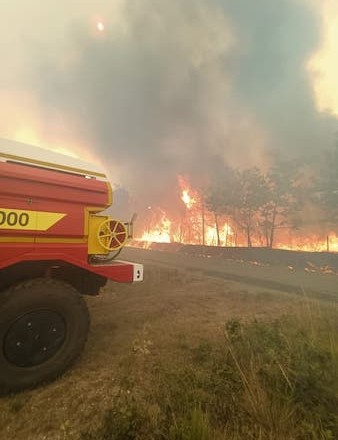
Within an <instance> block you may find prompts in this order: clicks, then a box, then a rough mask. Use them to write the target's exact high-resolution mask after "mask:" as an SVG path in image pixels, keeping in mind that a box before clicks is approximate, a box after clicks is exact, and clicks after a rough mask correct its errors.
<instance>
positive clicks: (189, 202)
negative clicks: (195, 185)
mask: <svg viewBox="0 0 338 440" xmlns="http://www.w3.org/2000/svg"><path fill="white" fill-rule="evenodd" d="M181 199H182V200H183V202H184V204H185V206H186V207H187V208H188V209H190V208H192V207H193V206H194V204H195V203H196V200H195V199H194V198H192V197H190V196H189V193H188V190H186V189H185V190H183V191H182V197H181Z"/></svg>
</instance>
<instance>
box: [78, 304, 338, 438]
mask: <svg viewBox="0 0 338 440" xmlns="http://www.w3.org/2000/svg"><path fill="white" fill-rule="evenodd" d="M314 304H316V303H314V302H311V301H309V300H305V301H304V307H303V308H300V309H299V310H298V311H297V312H296V313H295V314H294V315H292V316H285V317H280V318H278V319H276V320H273V321H266V320H254V321H252V322H242V321H240V320H230V321H227V322H226V323H225V326H224V329H223V331H222V332H220V337H219V338H218V339H217V338H215V339H213V340H210V339H209V340H201V341H199V343H198V344H197V345H195V346H189V344H186V343H184V344H182V343H181V342H182V341H181V342H180V343H179V344H178V345H179V346H180V351H179V352H178V353H176V355H175V356H174V357H170V353H169V352H168V353H167V355H168V356H167V357H166V354H165V353H161V356H156V350H155V348H156V344H155V346H154V345H153V343H151V340H150V339H151V337H150V336H149V334H148V333H149V331H147V332H148V333H147V335H144V337H142V338H140V340H138V341H136V342H135V344H134V345H133V348H132V350H131V352H130V354H129V355H128V356H127V357H126V358H125V359H124V361H123V362H122V363H121V366H120V367H121V377H120V381H119V383H120V387H119V389H118V392H117V394H116V396H115V397H114V399H113V401H112V404H111V407H110V408H109V409H108V410H107V411H106V413H105V414H104V416H103V418H102V421H101V423H100V426H98V427H96V428H95V429H91V430H87V431H84V432H82V434H81V438H82V440H94V439H95V440H137V439H139V440H143V439H144V440H145V439H147V440H164V439H169V440H220V439H226V440H235V439H246V440H250V439H257V440H258V439H259V440H293V439H294V440H320V439H322V440H334V439H337V438H338V411H337V408H338V341H337V334H338V332H337V331H338V323H337V320H336V314H335V313H334V311H332V310H331V309H330V308H328V307H327V306H325V307H323V306H314ZM142 341H143V343H142Z"/></svg>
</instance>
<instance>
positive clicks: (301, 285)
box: [119, 247, 338, 301]
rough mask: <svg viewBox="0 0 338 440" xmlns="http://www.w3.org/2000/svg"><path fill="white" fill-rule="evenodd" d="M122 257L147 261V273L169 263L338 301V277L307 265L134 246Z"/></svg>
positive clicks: (178, 267)
mask: <svg viewBox="0 0 338 440" xmlns="http://www.w3.org/2000/svg"><path fill="white" fill-rule="evenodd" d="M119 258H120V259H121V260H130V261H134V262H139V263H143V264H144V265H145V276H147V275H146V267H147V265H148V264H150V265H159V266H167V267H168V266H169V267H175V268H177V269H184V270H193V271H198V272H200V273H203V274H205V275H208V276H215V277H221V278H224V279H228V280H232V281H239V282H242V283H243V282H244V283H248V284H251V285H255V286H262V287H267V288H271V289H277V290H281V291H284V292H290V293H295V294H302V295H311V296H312V295H314V294H315V295H316V296H317V295H318V294H319V295H320V296H321V297H325V298H328V299H333V300H335V301H338V276H337V275H334V274H323V273H308V272H306V271H305V268H304V269H303V268H298V269H296V270H293V271H291V270H290V269H289V268H288V267H287V266H285V267H284V266H280V267H278V266H269V265H258V264H253V263H250V262H238V261H233V260H226V259H224V258H221V257H203V256H199V257H198V256H191V255H184V254H179V253H169V252H162V251H154V250H146V249H137V248H131V247H126V248H124V249H123V251H122V252H121V254H120V256H119Z"/></svg>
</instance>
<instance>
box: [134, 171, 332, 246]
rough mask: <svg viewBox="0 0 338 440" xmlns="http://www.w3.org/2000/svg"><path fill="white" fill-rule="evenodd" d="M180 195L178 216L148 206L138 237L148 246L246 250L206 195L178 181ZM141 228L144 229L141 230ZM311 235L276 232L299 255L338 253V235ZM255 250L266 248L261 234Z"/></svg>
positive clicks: (281, 243) (281, 242) (278, 242)
mask: <svg viewBox="0 0 338 440" xmlns="http://www.w3.org/2000/svg"><path fill="white" fill-rule="evenodd" d="M177 192H178V196H179V200H181V203H182V205H181V207H177V212H176V214H172V213H171V214H169V212H165V211H164V210H163V209H161V208H156V207H153V206H148V207H147V208H146V214H145V218H144V221H143V222H142V221H141V222H140V223H143V224H141V233H139V234H138V235H137V236H136V237H137V238H136V239H137V240H139V241H141V242H147V243H148V245H149V244H151V243H152V242H155V243H182V244H194V245H206V246H226V247H236V246H246V245H247V241H246V236H245V234H244V232H243V230H241V229H240V228H239V227H238V226H237V225H236V223H235V222H234V221H233V219H231V218H228V217H225V216H216V215H215V214H214V213H213V212H211V211H209V210H208V208H207V206H206V205H205V202H204V197H203V195H202V192H199V191H197V190H196V189H195V188H192V187H191V185H190V184H189V182H188V180H187V179H185V178H183V177H182V176H180V177H178V187H177ZM139 227H140V226H139ZM309 232H310V231H302V233H300V232H299V231H298V232H297V233H296V232H295V231H292V230H285V229H280V230H279V231H277V232H276V239H275V247H276V248H279V249H289V250H298V251H309V252H313V251H330V252H338V235H337V234H336V233H335V232H330V233H329V234H322V236H321V237H320V236H319V235H314V234H313V233H309ZM252 243H253V246H258V247H264V246H265V245H266V242H265V239H264V237H262V236H260V235H259V234H257V236H253V237H252Z"/></svg>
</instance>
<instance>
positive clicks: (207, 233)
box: [138, 176, 235, 246]
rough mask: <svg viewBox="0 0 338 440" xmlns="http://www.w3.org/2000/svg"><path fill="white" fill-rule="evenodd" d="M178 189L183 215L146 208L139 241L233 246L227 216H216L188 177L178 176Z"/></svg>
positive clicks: (233, 242) (233, 241) (231, 230)
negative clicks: (190, 183)
mask: <svg viewBox="0 0 338 440" xmlns="http://www.w3.org/2000/svg"><path fill="white" fill-rule="evenodd" d="M178 191H179V195H180V200H181V201H182V202H183V206H182V207H181V208H183V209H181V215H180V216H176V217H174V216H171V217H170V216H169V215H168V214H167V213H166V212H164V211H163V209H159V208H157V209H156V208H152V207H151V206H149V207H147V210H146V211H147V212H146V219H145V224H144V230H143V232H142V234H140V235H139V237H138V239H139V240H140V241H146V242H157V243H171V242H176V243H184V244H205V245H209V246H217V245H222V246H234V245H235V233H234V231H233V229H232V227H231V226H230V224H229V220H228V219H224V218H218V219H215V216H214V214H212V213H211V212H210V211H209V210H208V209H207V208H206V207H205V206H204V200H203V197H202V196H201V194H200V193H199V192H198V191H197V190H196V189H193V188H192V187H191V186H190V185H189V183H188V181H187V179H185V178H183V177H182V176H179V177H178Z"/></svg>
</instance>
